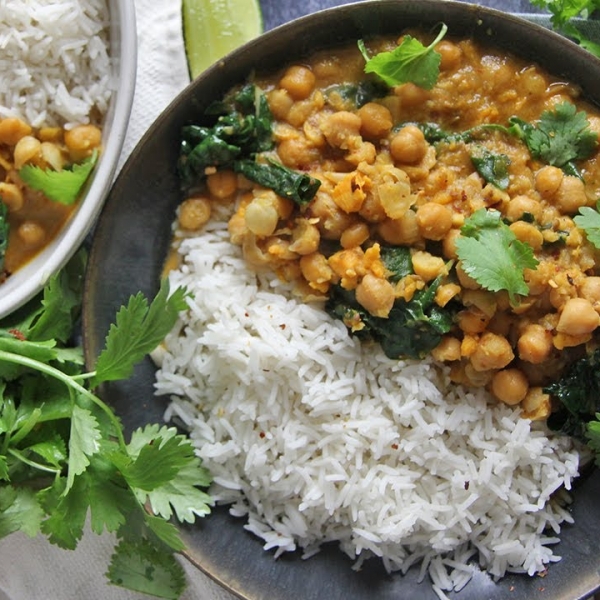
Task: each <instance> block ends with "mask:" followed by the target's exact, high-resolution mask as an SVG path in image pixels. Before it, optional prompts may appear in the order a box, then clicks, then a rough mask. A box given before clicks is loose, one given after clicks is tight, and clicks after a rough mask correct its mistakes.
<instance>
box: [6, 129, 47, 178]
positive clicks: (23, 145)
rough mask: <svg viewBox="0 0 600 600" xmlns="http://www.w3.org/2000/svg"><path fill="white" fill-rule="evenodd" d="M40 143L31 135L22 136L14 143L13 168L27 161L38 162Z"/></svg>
mask: <svg viewBox="0 0 600 600" xmlns="http://www.w3.org/2000/svg"><path fill="white" fill-rule="evenodd" d="M41 151H42V144H41V142H40V141H39V140H38V139H37V138H34V137H33V136H31V135H26V136H23V137H22V138H21V139H20V140H19V141H18V142H17V144H16V145H15V149H14V151H13V160H14V165H15V169H17V170H18V169H20V168H21V167H22V166H23V165H26V164H28V163H32V164H38V163H39V162H40V160H41Z"/></svg>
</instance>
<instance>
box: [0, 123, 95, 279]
mask: <svg viewBox="0 0 600 600" xmlns="http://www.w3.org/2000/svg"><path fill="white" fill-rule="evenodd" d="M101 137H102V132H101V130H100V128H98V127H97V126H96V125H93V124H85V125H78V126H75V127H72V128H69V129H64V128H61V127H43V128H40V129H34V128H32V127H31V126H30V125H29V124H27V123H25V122H24V121H22V120H21V119H18V118H14V117H8V118H5V119H1V120H0V282H2V281H4V280H5V279H6V278H7V277H8V276H10V274H11V273H14V272H15V271H16V270H18V269H19V268H21V267H22V266H23V265H25V264H26V263H27V262H29V261H30V260H31V259H32V258H33V257H34V256H36V255H37V254H38V253H39V252H40V251H41V250H42V249H43V248H44V247H46V246H47V245H48V244H49V243H50V242H51V241H52V240H53V239H54V238H55V237H56V236H57V235H58V233H59V232H60V231H61V229H62V228H63V227H64V225H65V223H66V222H67V220H68V219H69V217H70V216H71V215H72V213H73V211H74V210H75V206H76V200H77V197H78V193H79V190H80V188H81V186H82V185H83V183H84V182H85V179H86V178H87V176H88V175H89V172H90V171H91V168H92V167H93V164H94V161H95V158H94V157H95V153H96V152H98V151H99V148H100V146H101Z"/></svg>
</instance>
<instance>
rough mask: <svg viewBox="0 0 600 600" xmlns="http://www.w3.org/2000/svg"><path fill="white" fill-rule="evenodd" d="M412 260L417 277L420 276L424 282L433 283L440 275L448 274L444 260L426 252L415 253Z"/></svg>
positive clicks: (418, 251)
mask: <svg viewBox="0 0 600 600" xmlns="http://www.w3.org/2000/svg"><path fill="white" fill-rule="evenodd" d="M411 260H412V267H413V270H414V272H415V275H418V276H419V277H421V278H422V279H423V280H424V281H432V280H433V279H435V278H436V277H437V276H438V275H441V274H445V273H446V272H447V271H446V264H445V263H444V259H442V258H440V257H439V256H434V255H433V254H430V253H429V252H425V251H424V250H417V251H416V252H413V255H412V257H411Z"/></svg>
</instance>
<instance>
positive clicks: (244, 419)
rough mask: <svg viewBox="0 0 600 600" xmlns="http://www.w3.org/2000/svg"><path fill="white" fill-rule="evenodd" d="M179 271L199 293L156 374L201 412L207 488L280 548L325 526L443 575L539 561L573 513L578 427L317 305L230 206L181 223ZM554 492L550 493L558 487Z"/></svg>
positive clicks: (464, 577)
mask: <svg viewBox="0 0 600 600" xmlns="http://www.w3.org/2000/svg"><path fill="white" fill-rule="evenodd" d="M179 252H180V254H181V255H182V257H184V262H183V264H182V266H181V267H180V268H179V269H178V270H176V271H173V272H172V273H171V275H170V278H171V285H172V286H173V288H174V287H175V286H181V285H184V286H186V287H187V288H188V290H189V291H190V292H192V293H193V299H192V300H190V301H189V305H190V309H189V311H188V312H187V314H186V315H185V317H184V318H183V319H182V320H181V322H180V324H179V325H178V327H176V329H175V330H174V331H173V332H172V333H171V334H170V335H169V336H168V338H167V340H166V347H165V350H164V353H163V356H162V358H161V361H162V363H161V364H162V368H161V369H160V370H159V371H158V374H157V380H156V391H157V393H158V394H164V395H168V396H170V398H171V400H172V402H171V403H170V405H169V408H168V410H167V412H166V418H167V419H171V418H173V417H175V416H176V417H178V418H179V419H180V420H182V421H183V422H184V423H185V424H186V425H187V426H188V427H189V429H190V437H191V439H192V440H193V443H194V444H195V446H196V448H197V452H198V455H199V456H200V457H201V458H202V459H203V461H204V464H205V465H206V466H207V467H208V468H209V469H210V471H211V472H212V473H213V476H214V484H213V486H212V490H211V492H212V494H213V496H214V497H215V499H216V500H217V501H218V502H220V503H228V504H230V512H231V514H233V515H235V516H238V517H241V518H243V519H244V520H245V522H246V525H245V527H246V529H248V530H249V531H251V532H253V533H254V534H255V535H257V536H259V537H260V538H262V540H263V541H264V548H265V549H268V550H271V549H272V550H273V551H274V554H275V556H278V555H280V554H281V553H283V552H287V551H294V550H296V549H300V550H301V551H302V552H303V554H304V556H306V557H308V556H311V555H313V554H314V553H315V552H317V551H318V548H319V546H320V545H321V544H322V543H323V542H326V541H337V542H339V545H340V548H341V549H342V550H343V551H344V552H345V553H346V554H347V555H348V556H349V557H351V558H352V559H353V560H355V561H356V562H355V565H356V567H357V568H358V567H360V564H361V563H362V562H363V561H364V560H365V559H366V558H369V557H371V556H378V557H381V560H382V561H383V563H384V565H385V567H386V568H387V569H388V570H389V571H401V572H406V571H407V570H408V569H409V568H410V567H411V566H414V565H419V564H420V566H419V567H418V568H420V577H421V578H424V577H425V576H426V575H427V574H428V575H429V577H430V579H431V582H432V584H433V586H434V590H435V591H436V593H438V595H440V597H443V590H455V591H456V590H459V589H461V588H462V587H464V586H465V585H466V584H467V583H468V581H469V580H470V579H471V577H472V573H473V570H474V569H477V568H482V569H485V570H486V571H488V572H489V573H490V574H491V575H492V576H494V577H501V576H502V575H504V574H505V573H506V572H507V571H515V572H523V573H528V574H530V575H533V574H534V573H536V572H539V571H541V570H543V569H544V568H545V566H546V565H547V564H548V563H550V562H553V561H556V560H559V557H558V556H556V555H555V554H554V553H553V552H552V549H551V545H552V544H555V543H556V542H557V541H558V538H557V535H558V533H559V532H560V529H561V524H562V523H564V522H571V521H572V519H571V517H570V515H569V513H568V512H567V511H566V509H565V508H564V507H562V506H561V505H560V503H559V502H558V501H557V500H556V494H555V492H556V491H557V490H559V489H561V488H564V489H566V490H569V489H570V487H571V482H572V480H573V479H574V478H575V477H576V476H577V471H578V459H579V455H578V453H577V451H576V450H575V449H574V448H573V447H572V443H571V442H570V440H569V439H567V438H564V437H558V436H549V435H547V433H546V432H545V430H544V427H543V426H542V425H541V424H532V423H531V422H529V421H527V420H524V419H521V418H520V417H519V414H518V411H517V410H514V409H512V408H510V407H508V406H506V405H503V404H501V403H498V402H495V401H493V400H492V401H490V400H489V398H488V397H487V395H486V394H485V393H484V392H483V391H474V390H467V389H463V388H461V387H455V386H454V387H453V386H450V385H449V381H448V378H447V374H446V372H445V371H443V370H439V369H438V368H437V367H435V366H434V365H433V364H432V363H431V362H429V361H427V360H425V361H422V362H418V361H407V362H400V361H393V360H390V359H388V358H386V357H385V355H384V354H383V353H382V352H381V350H380V349H379V348H378V347H377V346H374V345H366V344H365V345H361V344H360V343H359V342H358V341H357V340H356V339H353V338H351V337H350V336H349V335H348V334H347V332H346V329H345V327H344V326H343V325H342V324H341V323H340V322H337V321H333V320H332V319H330V318H329V317H328V316H327V314H326V313H325V311H324V310H323V309H322V307H320V306H311V305H308V304H305V303H302V302H299V301H297V300H295V299H294V298H293V297H292V296H291V295H290V294H289V293H288V291H287V290H286V288H285V286H284V284H282V283H281V282H279V281H277V280H276V279H274V278H272V277H268V276H263V275H260V276H258V277H257V276H256V275H254V274H253V273H251V272H250V271H249V270H248V269H247V266H246V264H245V263H244V260H243V258H242V257H241V253H240V250H239V248H237V247H234V246H232V245H231V244H230V243H229V241H228V233H227V229H226V225H225V224H224V223H223V222H214V223H211V224H209V226H208V228H207V229H206V230H205V232H203V235H202V236H200V237H195V238H190V239H186V240H184V241H183V242H182V243H181V246H180V248H179ZM553 495H554V496H553Z"/></svg>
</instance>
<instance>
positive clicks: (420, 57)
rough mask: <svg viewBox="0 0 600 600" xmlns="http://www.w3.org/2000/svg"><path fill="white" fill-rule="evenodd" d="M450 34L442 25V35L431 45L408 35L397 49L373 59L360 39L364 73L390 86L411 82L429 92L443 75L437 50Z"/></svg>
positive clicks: (359, 45) (443, 24) (359, 44)
mask: <svg viewBox="0 0 600 600" xmlns="http://www.w3.org/2000/svg"><path fill="white" fill-rule="evenodd" d="M447 31H448V27H447V25H446V24H445V23H442V25H441V28H440V32H439V33H438V35H437V37H436V38H435V39H434V40H433V42H431V44H429V46H424V45H423V44H422V43H421V42H420V41H419V40H417V39H415V38H413V37H412V36H410V35H406V36H404V38H403V40H402V43H401V44H399V45H398V46H397V47H396V48H394V50H392V51H391V52H380V53H378V54H376V55H375V56H373V57H370V56H369V53H368V51H367V48H366V46H365V43H364V41H363V40H359V41H358V47H359V49H360V51H361V53H362V55H363V56H364V58H365V60H366V64H365V73H373V74H375V75H377V77H379V78H380V79H381V80H382V81H383V82H384V83H386V84H387V85H388V86H389V87H394V86H396V85H400V84H402V83H408V82H410V83H414V84H415V85H418V86H419V87H422V88H423V89H426V90H430V89H431V88H432V87H433V86H434V85H435V84H436V82H437V79H438V77H439V74H440V61H441V56H440V54H439V52H436V51H435V47H436V46H437V44H438V43H439V42H440V41H441V40H442V39H443V37H444V36H445V35H446V32H447Z"/></svg>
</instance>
